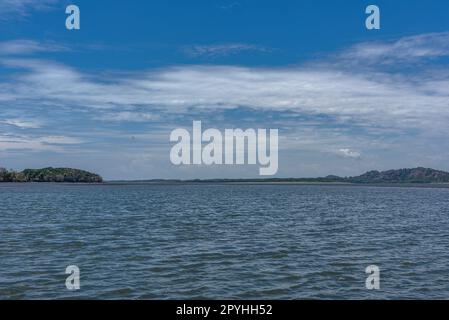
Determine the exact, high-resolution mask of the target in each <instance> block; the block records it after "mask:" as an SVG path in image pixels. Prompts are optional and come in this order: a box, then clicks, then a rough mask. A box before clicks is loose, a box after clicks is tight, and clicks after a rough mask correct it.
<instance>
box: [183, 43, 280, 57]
mask: <svg viewBox="0 0 449 320" xmlns="http://www.w3.org/2000/svg"><path fill="white" fill-rule="evenodd" d="M247 51H254V52H263V53H267V52H271V51H272V49H270V48H266V47H263V46H258V45H252V44H244V43H227V44H213V45H193V46H186V47H184V48H183V52H184V53H186V54H187V55H188V56H190V57H192V58H199V57H203V58H217V57H225V56H230V55H235V54H239V53H242V52H247Z"/></svg>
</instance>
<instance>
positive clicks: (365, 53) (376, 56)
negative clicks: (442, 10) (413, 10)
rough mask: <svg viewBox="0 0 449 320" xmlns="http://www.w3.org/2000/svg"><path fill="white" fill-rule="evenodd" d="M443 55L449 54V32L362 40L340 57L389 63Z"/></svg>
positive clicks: (366, 61) (356, 60)
mask: <svg viewBox="0 0 449 320" xmlns="http://www.w3.org/2000/svg"><path fill="white" fill-rule="evenodd" d="M443 56H449V32H441V33H427V34H421V35H414V36H408V37H403V38H401V39H399V40H395V41H389V42H376V41H374V42H364V43H360V44H357V45H355V46H353V47H351V48H349V49H347V50H345V51H343V54H342V55H341V56H340V58H343V59H347V60H348V61H350V62H351V61H352V62H354V61H355V62H358V63H362V64H363V63H365V64H366V63H381V64H389V63H395V62H398V61H409V62H410V61H413V60H415V61H416V60H418V59H423V58H437V57H443Z"/></svg>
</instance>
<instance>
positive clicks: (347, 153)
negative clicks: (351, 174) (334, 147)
mask: <svg viewBox="0 0 449 320" xmlns="http://www.w3.org/2000/svg"><path fill="white" fill-rule="evenodd" d="M338 154H340V155H341V156H343V157H346V158H354V159H360V158H361V156H362V154H361V153H360V152H358V151H355V150H351V149H347V148H343V149H339V150H338Z"/></svg>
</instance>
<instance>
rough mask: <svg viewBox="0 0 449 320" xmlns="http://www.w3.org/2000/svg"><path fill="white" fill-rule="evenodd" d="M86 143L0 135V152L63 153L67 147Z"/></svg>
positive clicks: (77, 140)
mask: <svg viewBox="0 0 449 320" xmlns="http://www.w3.org/2000/svg"><path fill="white" fill-rule="evenodd" d="M83 142H84V141H83V140H82V139H79V138H75V137H67V136H41V137H34V136H26V135H20V136H18V135H7V134H0V151H8V150H30V151H45V150H46V151H56V152H63V151H64V148H63V146H65V145H76V144H81V143H83Z"/></svg>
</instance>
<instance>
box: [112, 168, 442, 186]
mask: <svg viewBox="0 0 449 320" xmlns="http://www.w3.org/2000/svg"><path fill="white" fill-rule="evenodd" d="M120 182H123V183H127V182H134V183H263V182H266V183H346V184H400V183H403V184H409V183H415V184H428V183H449V173H448V172H445V171H440V170H434V169H429V168H422V167H419V168H413V169H399V170H388V171H369V172H366V173H364V174H362V175H360V176H354V177H339V176H334V175H330V176H326V177H321V178H254V179H207V180H201V179H195V180H174V179H172V180H163V179H155V180H140V181H126V180H123V181H114V183H120Z"/></svg>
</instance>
